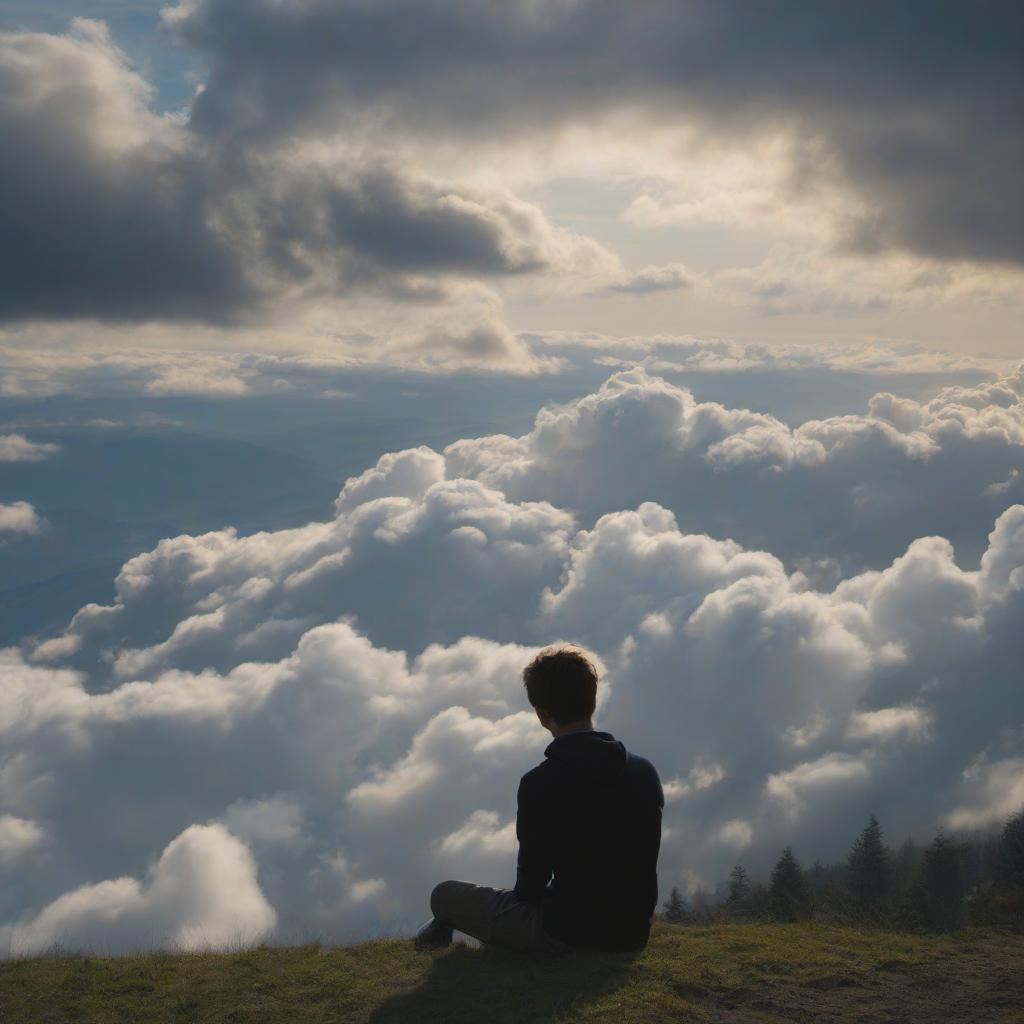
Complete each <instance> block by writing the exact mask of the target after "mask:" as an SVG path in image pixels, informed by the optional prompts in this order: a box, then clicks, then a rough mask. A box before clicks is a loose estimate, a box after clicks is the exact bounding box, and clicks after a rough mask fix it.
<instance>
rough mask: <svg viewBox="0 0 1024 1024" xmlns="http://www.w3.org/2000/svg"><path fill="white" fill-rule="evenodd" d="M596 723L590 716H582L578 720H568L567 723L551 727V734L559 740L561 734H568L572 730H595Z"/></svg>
mask: <svg viewBox="0 0 1024 1024" xmlns="http://www.w3.org/2000/svg"><path fill="white" fill-rule="evenodd" d="M593 731H594V723H593V722H592V721H591V720H590V719H589V718H581V719H580V720H579V721H578V722H566V724H565V725H556V726H554V727H553V728H552V729H551V735H552V736H554V738H555V739H556V740H557V739H559V737H561V736H568V735H569V733H571V732H593Z"/></svg>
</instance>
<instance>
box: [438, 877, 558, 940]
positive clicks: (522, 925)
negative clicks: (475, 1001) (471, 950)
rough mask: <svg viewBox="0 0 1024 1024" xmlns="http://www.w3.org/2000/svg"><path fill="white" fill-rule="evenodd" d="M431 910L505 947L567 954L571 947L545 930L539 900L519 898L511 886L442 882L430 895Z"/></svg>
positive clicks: (467, 931)
mask: <svg viewBox="0 0 1024 1024" xmlns="http://www.w3.org/2000/svg"><path fill="white" fill-rule="evenodd" d="M430 909H431V911H432V913H433V915H434V917H435V919H437V920H438V921H443V922H445V923H447V924H450V925H451V926H452V927H453V928H455V929H456V930H457V931H460V932H463V933H464V934H465V935H472V936H473V938H475V939H479V940H480V941H481V942H486V943H489V944H491V945H495V946H502V947H504V948H505V949H517V950H521V951H525V950H530V951H532V952H535V953H568V952H571V949H572V947H571V946H567V945H566V944H565V943H564V942H559V941H558V940H557V939H554V938H552V937H551V936H549V935H548V934H547V933H546V932H545V931H544V927H543V924H542V923H541V916H540V904H539V903H535V902H528V901H526V900H521V899H519V898H518V897H517V896H516V894H515V892H513V891H512V890H511V889H491V888H489V887H487V886H485V885H473V884H472V883H471V882H442V883H441V884H440V885H437V886H435V887H434V891H433V892H432V893H431V894H430Z"/></svg>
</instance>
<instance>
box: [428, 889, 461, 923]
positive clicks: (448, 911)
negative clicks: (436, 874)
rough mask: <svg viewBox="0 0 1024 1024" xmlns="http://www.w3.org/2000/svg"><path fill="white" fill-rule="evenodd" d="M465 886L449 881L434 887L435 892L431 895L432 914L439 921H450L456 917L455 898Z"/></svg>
mask: <svg viewBox="0 0 1024 1024" xmlns="http://www.w3.org/2000/svg"><path fill="white" fill-rule="evenodd" d="M464 884H465V883H463V882H452V881H448V882H439V883H438V884H437V885H435V886H434V891H433V892H431V894H430V912H431V913H432V914H433V915H434V917H436V918H437V919H438V920H439V921H450V920H451V919H452V918H453V917H454V914H453V909H454V906H455V900H454V897H455V895H456V893H457V892H458V890H459V887H460V886H462V885H464Z"/></svg>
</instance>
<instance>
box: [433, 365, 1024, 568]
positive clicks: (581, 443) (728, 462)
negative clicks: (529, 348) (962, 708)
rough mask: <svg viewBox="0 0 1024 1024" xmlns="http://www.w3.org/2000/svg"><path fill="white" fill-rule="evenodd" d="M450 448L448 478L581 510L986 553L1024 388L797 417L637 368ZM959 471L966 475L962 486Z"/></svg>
mask: <svg viewBox="0 0 1024 1024" xmlns="http://www.w3.org/2000/svg"><path fill="white" fill-rule="evenodd" d="M641 451H642V452H643V457H642V459H638V458H637V452H641ZM445 457H446V461H447V465H448V473H449V475H450V476H456V475H457V476H467V477H472V478H475V479H478V480H480V481H481V482H483V483H485V484H486V485H487V486H491V487H496V488H499V489H500V490H502V491H503V492H504V493H506V494H508V495H509V496H511V497H513V498H515V499H519V500H536V499H537V498H539V497H541V496H543V497H544V498H545V499H546V500H550V501H551V502H553V503H554V504H555V505H557V506H559V507H562V508H571V509H573V510H574V511H575V512H576V513H577V514H578V515H580V516H581V518H582V520H583V521H584V522H589V523H592V522H593V521H594V520H595V519H596V518H597V517H598V516H600V515H602V514H604V513H607V512H611V511H614V510H616V509H618V508H622V507H623V506H627V507H628V506H635V505H637V504H639V503H640V502H643V501H656V502H658V503H659V504H662V505H664V506H666V507H668V508H670V509H672V511H673V512H675V514H676V515H677V516H679V517H680V521H681V522H682V523H683V524H684V526H685V527H686V528H687V529H691V530H695V531H700V530H707V531H711V532H713V533H714V534H716V535H718V536H727V537H732V538H734V539H736V540H738V541H740V542H741V543H743V544H744V545H746V546H748V547H764V548H766V549H768V550H771V551H772V552H774V553H776V554H779V555H780V556H782V557H783V558H786V559H798V558H823V557H825V558H837V559H839V561H840V564H841V565H842V566H843V567H844V568H845V569H850V568H855V569H860V568H866V567H877V566H880V565H883V564H885V563H886V562H888V561H890V560H891V559H892V558H894V557H896V555H897V554H898V553H899V552H900V551H901V550H902V549H904V548H905V547H906V546H907V545H908V544H909V543H910V542H911V541H912V540H913V539H914V538H915V537H918V536H921V535H922V534H932V533H934V534H939V535H943V536H947V537H950V538H951V539H953V540H954V541H955V543H956V544H957V545H958V547H959V546H961V545H963V546H964V547H965V548H966V550H968V551H969V552H970V556H971V557H977V556H980V554H981V547H980V545H979V542H980V541H981V539H982V538H983V537H984V534H985V531H986V525H985V524H986V523H987V522H988V521H989V520H990V519H991V517H992V515H993V513H995V512H996V511H998V510H999V509H1000V508H1002V507H1005V504H1006V503H1007V502H1008V501H1012V500H1015V498H1016V497H1018V495H1017V494H1016V492H1015V491H1014V490H1013V488H1012V487H1011V488H1010V489H1009V490H1008V491H1006V492H1000V493H999V494H998V495H992V494H991V493H986V488H987V487H988V485H989V484H990V483H991V482H992V481H993V480H1005V479H1007V478H1008V477H1009V476H1010V475H1011V473H1012V471H1013V470H1014V469H1017V470H1019V469H1020V467H1022V466H1024V401H1022V390H1021V377H1020V373H1019V372H1017V373H1015V374H1013V375H1012V376H1009V377H1006V378H1004V379H1003V380H1001V381H999V382H996V383H992V384H982V385H979V386H978V387H977V388H962V387H951V388H948V389H943V390H941V391H940V392H939V393H938V394H937V395H936V396H935V397H934V398H932V399H931V400H929V401H927V402H922V403H919V402H915V401H912V400H896V399H895V398H894V396H891V395H886V394H882V395H877V396H876V397H875V398H874V399H872V401H871V404H870V407H869V409H868V411H867V413H866V414H861V415H848V416H833V417H829V418H826V419H821V420H810V421H807V422H805V423H803V424H801V425H799V426H797V427H790V426H788V425H786V424H783V423H782V422H781V421H779V420H778V419H776V418H774V417H772V416H768V415H765V414H762V413H756V412H751V411H750V410H746V409H731V408H727V407H725V406H723V405H721V404H719V403H715V402H698V401H697V400H696V399H695V398H694V396H693V394H692V392H690V391H689V390H688V389H687V388H682V387H678V386H676V385H673V384H670V383H669V382H668V381H666V380H664V379H662V378H659V377H655V376H653V375H652V374H649V373H647V372H646V371H644V370H643V369H640V368H637V369H632V370H626V371H622V372H620V373H617V374H615V375H613V376H612V377H611V378H609V380H608V381H606V382H605V384H603V385H602V387H601V388H600V390H598V391H597V392H595V393H592V394H590V395H587V396H585V397H583V398H580V399H578V400H576V401H573V402H569V403H567V404H565V405H563V406H560V407H557V408H547V409H544V410H542V411H541V412H540V413H539V414H538V416H537V418H536V421H535V424H534V428H533V430H532V431H530V432H529V433H527V434H525V435H523V436H521V437H518V438H512V437H508V436H504V435H495V436H493V437H484V438H476V439H473V440H464V441H459V442H456V443H453V444H452V445H449V446H448V448H446V450H445ZM950 479H956V480H958V481H959V482H960V484H959V486H958V488H957V489H956V491H955V493H952V494H951V493H950V490H949V487H948V481H949V480H950ZM1014 480H1016V478H1014ZM752 495H757V498H756V501H754V502H753V503H752V501H751V496H752ZM796 495H800V497H799V498H796V497H795V496H796ZM1019 496H1024V492H1022V494H1021V495H1019Z"/></svg>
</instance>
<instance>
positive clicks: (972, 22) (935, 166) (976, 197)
mask: <svg viewBox="0 0 1024 1024" xmlns="http://www.w3.org/2000/svg"><path fill="white" fill-rule="evenodd" d="M168 20H169V22H170V23H171V24H172V25H173V26H174V27H175V28H176V30H177V32H178V33H179V34H180V36H181V37H182V38H183V39H184V40H185V41H186V42H187V43H188V44H189V45H190V46H191V47H194V48H195V49H196V50H197V51H198V52H200V53H202V54H203V55H204V56H205V59H206V60H207V61H208V64H209V78H208V83H207V88H206V89H205V91H204V92H203V93H202V95H200V96H199V97H198V98H197V100H196V103H195V105H194V109H193V116H194V123H195V125H196V127H197V128H198V130H200V131H201V132H203V133H205V134H206V135H207V136H208V137H211V138H221V137H223V136H224V135H231V136H234V137H235V138H237V139H252V138H254V137H259V136H267V135H275V134H280V133H285V134H292V133H295V132H304V131H310V132H318V131H322V130H324V129H325V127H330V126H336V125H337V124H338V121H339V119H341V120H342V121H343V122H344V123H345V124H346V125H347V126H348V127H349V128H350V129H353V130H358V129H361V128H365V127H366V126H367V125H368V124H372V125H374V126H379V124H380V123H381V122H382V121H383V123H385V124H387V125H389V126H392V127H393V128H395V129H396V130H398V131H401V132H404V133H409V132H412V133H419V134H424V135H428V136H429V135H433V134H436V133H439V132H440V133H443V134H445V135H450V134H456V135H458V134H463V135H468V136H488V137H492V138H505V137H506V136H507V133H509V132H514V131H519V130H523V131H531V130H535V129H537V128H538V127H543V126H551V125H557V124H560V123H563V122H565V121H568V120H574V119H579V118H594V117H600V116H601V115H602V114H604V113H607V112H608V111H611V110H622V109H629V110H632V111H635V112H638V113H640V114H641V115H642V116H652V117H656V118H659V119H666V118H668V119H677V120H679V121H684V120H696V121H697V122H698V123H699V124H701V125H702V126H703V127H704V128H705V129H707V130H709V131H711V132H715V133H724V134H728V135H732V136H734V137H737V138H739V139H740V140H742V138H743V137H744V136H749V135H750V134H751V133H759V132H762V131H765V130H777V129H779V128H789V129H792V130H794V131H796V132H797V133H798V134H799V136H800V137H801V138H802V139H803V140H804V141H805V143H806V144H807V145H806V146H805V149H804V156H803V158H802V159H798V160H797V167H796V168H795V173H794V176H793V179H792V187H793V188H794V189H795V190H797V191H803V190H805V189H807V188H813V187H814V186H815V185H816V184H817V183H818V182H819V180H820V179H821V178H822V176H825V177H828V178H835V177H838V178H840V179H842V180H844V181H846V182H847V183H850V184H852V185H853V186H854V187H855V188H856V189H857V191H858V192H859V194H860V195H861V197H862V198H863V199H864V200H865V202H866V203H867V205H868V207H869V208H870V211H869V212H868V213H867V214H866V215H865V216H862V217H858V218H857V220H856V221H855V222H852V223H850V224H848V225H846V232H845V234H846V244H847V245H849V246H851V247H854V248H856V249H858V250H861V251H872V250H878V249H880V248H887V247H898V248H907V249H911V250H915V251H917V252H921V253H925V254H927V255H930V256H935V257H938V258H942V259H968V260H979V261H993V262H1010V263H1020V262H1021V261H1022V260H1024V201H1022V195H1021V188H1020V184H1019V177H1020V176H1019V174H1018V173H1017V170H1018V168H1019V167H1020V166H1021V164H1022V163H1024V132H1022V124H1024V117H1022V103H1024V100H1022V97H1024V8H1021V6H1020V5H1019V4H1017V3H1014V2H1012V0H986V2H981V3H978V4H970V5H968V4H963V3H959V2H956V0H912V2H908V3H903V4H899V5H896V6H893V5H882V4H828V5H824V6H823V5H821V4H817V3H813V2H811V0H798V2H795V3H794V2H781V0H773V2H767V3H760V4H747V3H740V2H738V0H726V2H711V0H692V2H689V3H678V2H673V0H643V2H641V3H633V4H622V3H618V2H616V0H518V2H513V3H506V4H466V3H462V2H458V0H438V2H436V3H431V4H420V3H416V2H414V0H384V2H378V3H366V2H328V0H314V2H310V3H303V4H282V3H277V2H271V0H256V2H251V0H188V2H186V3H182V4H181V5H180V6H179V7H178V8H176V9H175V10H174V12H173V13H172V14H171V15H169V18H168Z"/></svg>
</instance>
